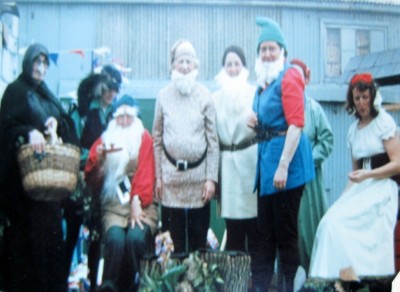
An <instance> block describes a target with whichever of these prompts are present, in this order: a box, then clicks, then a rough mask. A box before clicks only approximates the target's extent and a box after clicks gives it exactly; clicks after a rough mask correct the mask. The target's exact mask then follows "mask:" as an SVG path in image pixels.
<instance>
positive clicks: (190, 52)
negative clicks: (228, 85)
mask: <svg viewBox="0 0 400 292" xmlns="http://www.w3.org/2000/svg"><path fill="white" fill-rule="evenodd" d="M171 67H172V68H171V80H172V82H171V83H170V84H169V85H167V86H166V87H165V88H163V89H162V90H161V91H160V93H159V96H158V98H157V101H156V108H155V115H154V123H153V138H154V156H155V159H156V188H155V195H156V198H157V199H158V200H160V201H161V203H162V229H163V231H167V230H169V231H170V233H171V237H172V240H173V242H174V248H175V252H176V253H180V252H185V251H194V250H197V249H199V248H204V247H206V241H207V231H208V228H209V223H210V204H209V202H210V200H211V199H212V198H213V196H214V192H215V184H216V182H217V180H218V159H219V145H218V136H217V130H216V125H215V109H214V104H213V102H212V99H211V95H210V92H209V91H208V90H207V89H206V88H205V87H204V86H203V85H201V84H199V83H198V82H197V81H196V79H197V75H198V71H197V67H198V59H197V57H196V51H195V50H194V48H193V46H192V44H191V43H190V42H189V41H187V40H178V41H177V42H176V43H175V44H174V45H173V47H172V50H171Z"/></svg>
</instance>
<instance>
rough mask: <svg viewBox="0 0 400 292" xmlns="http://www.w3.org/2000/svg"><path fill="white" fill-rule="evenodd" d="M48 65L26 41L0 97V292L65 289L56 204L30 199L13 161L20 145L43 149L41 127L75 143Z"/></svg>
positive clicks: (39, 48)
mask: <svg viewBox="0 0 400 292" xmlns="http://www.w3.org/2000/svg"><path fill="white" fill-rule="evenodd" d="M48 67H49V53H48V50H47V49H46V47H45V46H43V45H41V44H32V45H31V46H29V47H28V49H27V51H26V53H25V56H24V59H23V62H22V73H21V74H20V75H19V76H18V78H17V79H16V80H15V81H14V82H12V83H11V84H10V85H8V86H7V88H6V90H5V92H4V95H3V98H2V101H1V108H0V153H2V159H1V160H0V198H1V209H2V210H1V211H2V212H4V213H5V214H6V215H7V216H8V218H9V221H10V226H9V227H8V228H7V230H5V245H6V247H5V248H6V250H7V266H8V269H7V272H8V273H7V275H5V278H6V291H18V292H20V291H51V292H52V291H67V282H66V281H65V277H64V266H65V263H64V252H65V249H64V241H63V232H62V224H61V223H62V206H61V203H60V202H47V201H36V200H32V199H30V198H29V197H28V196H27V194H26V192H25V191H24V189H23V186H22V179H21V175H20V171H19V166H18V162H17V151H18V149H19V147H20V146H22V145H23V144H30V145H32V147H33V149H34V150H35V151H36V152H38V153H41V152H43V151H45V150H46V145H45V143H46V140H45V133H46V130H47V129H48V128H51V127H53V126H54V125H55V124H57V126H56V127H57V136H58V137H60V138H61V139H62V141H63V143H70V144H74V145H79V141H78V138H77V136H76V132H75V127H74V124H73V122H72V120H71V118H70V117H69V116H68V114H67V113H66V112H65V110H64V109H63V107H62V105H61V103H60V102H59V100H58V99H56V97H55V96H54V95H53V93H52V92H51V91H50V90H49V88H48V87H47V86H46V84H45V82H44V77H45V75H46V72H47V69H48ZM2 265H3V263H2Z"/></svg>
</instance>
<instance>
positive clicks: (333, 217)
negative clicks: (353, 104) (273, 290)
mask: <svg viewBox="0 0 400 292" xmlns="http://www.w3.org/2000/svg"><path fill="white" fill-rule="evenodd" d="M357 125H358V120H357V121H355V122H354V123H353V124H352V125H351V126H350V129H349V133H348V142H349V146H350V148H351V152H352V155H353V157H354V158H355V159H359V158H364V157H370V156H373V155H375V154H379V153H383V152H385V150H384V146H383V143H382V140H385V139H388V138H390V137H393V136H394V135H395V134H396V124H395V122H394V120H393V118H392V117H391V116H390V115H389V114H388V113H387V112H385V111H384V110H383V109H380V111H379V114H378V116H377V117H376V118H375V119H373V120H372V121H371V122H370V123H369V125H367V126H366V127H364V128H362V129H357ZM397 201H398V187H397V184H396V182H395V181H394V180H392V179H390V178H385V179H366V180H364V181H362V182H361V183H354V184H353V185H352V186H351V187H350V188H349V189H348V190H347V191H345V192H344V193H343V194H342V195H341V196H340V197H339V199H338V200H337V201H336V202H335V203H334V204H333V206H332V207H331V208H330V209H329V210H328V212H327V213H326V214H325V216H324V217H323V218H322V220H321V222H320V224H319V226H318V229H317V234H316V237H315V241H314V246H313V251H312V256H311V265H310V272H309V276H310V277H312V278H324V279H334V278H338V277H339V271H340V270H341V269H343V268H347V267H349V266H351V267H352V268H353V270H354V271H355V272H356V274H357V275H358V276H364V277H365V276H388V275H393V274H394V272H395V263H394V228H395V224H396V216H397Z"/></svg>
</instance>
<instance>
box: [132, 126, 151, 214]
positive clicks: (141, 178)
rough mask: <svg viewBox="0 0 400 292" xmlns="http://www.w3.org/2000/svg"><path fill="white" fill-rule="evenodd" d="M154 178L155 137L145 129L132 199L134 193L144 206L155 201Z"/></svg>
mask: <svg viewBox="0 0 400 292" xmlns="http://www.w3.org/2000/svg"><path fill="white" fill-rule="evenodd" d="M154 180H155V160H154V151H153V139H152V138H151V136H150V134H149V132H148V131H146V130H145V132H144V133H143V137H142V144H141V146H140V150H139V159H138V167H137V169H136V172H135V175H134V177H133V179H132V183H131V185H132V187H131V199H132V197H133V195H138V196H139V198H140V201H141V203H142V207H143V208H146V207H147V206H149V205H150V204H151V203H152V202H153V191H154Z"/></svg>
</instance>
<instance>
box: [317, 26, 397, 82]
mask: <svg viewBox="0 0 400 292" xmlns="http://www.w3.org/2000/svg"><path fill="white" fill-rule="evenodd" d="M388 26H389V23H388V22H381V21H379V22H378V21H363V20H356V21H351V20H337V19H322V20H321V40H322V41H321V47H320V50H321V55H322V58H323V60H324V61H323V62H321V63H320V64H321V67H320V70H321V71H320V72H321V74H322V76H321V80H323V82H324V83H337V82H340V80H341V75H339V76H327V75H326V74H325V72H326V62H327V54H328V50H327V31H328V29H339V30H340V34H342V31H343V30H344V29H350V30H354V31H356V30H367V31H369V32H371V31H381V32H382V33H383V39H384V41H383V50H387V48H388ZM374 52H375V51H374ZM340 53H341V57H342V53H343V46H342V44H341V47H340ZM370 53H372V52H370ZM340 69H341V73H343V70H344V69H345V68H344V67H343V66H342V64H341V68H340Z"/></svg>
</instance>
